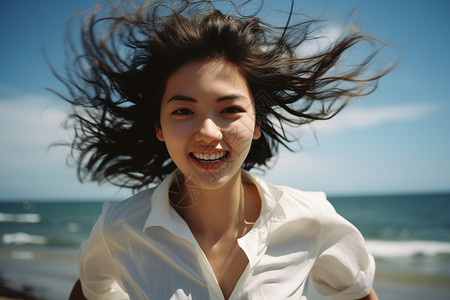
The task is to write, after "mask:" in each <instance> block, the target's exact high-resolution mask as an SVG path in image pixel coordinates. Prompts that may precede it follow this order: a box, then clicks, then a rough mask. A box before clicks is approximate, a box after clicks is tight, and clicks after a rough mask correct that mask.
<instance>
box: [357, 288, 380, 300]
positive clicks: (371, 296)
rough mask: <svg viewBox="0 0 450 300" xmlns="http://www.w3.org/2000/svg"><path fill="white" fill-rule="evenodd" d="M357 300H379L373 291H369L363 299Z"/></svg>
mask: <svg viewBox="0 0 450 300" xmlns="http://www.w3.org/2000/svg"><path fill="white" fill-rule="evenodd" d="M359 300H379V299H378V296H377V294H376V293H375V290H374V289H371V290H370V293H369V295H367V296H365V297H364V298H361V299H359Z"/></svg>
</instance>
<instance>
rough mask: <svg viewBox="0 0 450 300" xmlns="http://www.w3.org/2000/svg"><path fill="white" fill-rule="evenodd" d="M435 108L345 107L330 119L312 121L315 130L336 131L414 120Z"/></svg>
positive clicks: (412, 106) (410, 106) (420, 106)
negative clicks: (345, 108)
mask: <svg viewBox="0 0 450 300" xmlns="http://www.w3.org/2000/svg"><path fill="white" fill-rule="evenodd" d="M435 110H436V108H435V107H432V106H430V105H427V104H407V105H391V106H383V107H375V108H364V109H363V108H351V107H349V108H347V110H344V111H342V112H341V113H339V114H338V115H336V116H335V117H334V118H332V119H331V120H327V121H318V122H315V123H313V127H314V129H315V130H316V131H317V132H325V133H326V132H332V133H335V132H338V131H343V130H347V129H354V128H369V127H375V126H378V125H381V124H385V123H388V122H405V121H414V120H418V119H420V118H423V117H426V116H428V115H429V114H430V113H432V112H433V111H435Z"/></svg>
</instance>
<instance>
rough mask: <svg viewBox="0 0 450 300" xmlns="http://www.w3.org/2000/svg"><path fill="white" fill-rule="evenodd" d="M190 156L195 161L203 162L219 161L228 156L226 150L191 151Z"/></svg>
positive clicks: (212, 162)
mask: <svg viewBox="0 0 450 300" xmlns="http://www.w3.org/2000/svg"><path fill="white" fill-rule="evenodd" d="M190 155H191V157H192V158H193V159H195V160H196V161H198V162H200V163H203V164H214V163H217V162H220V161H222V160H224V159H225V158H227V157H228V155H229V152H228V151H220V152H216V153H200V152H191V153H190Z"/></svg>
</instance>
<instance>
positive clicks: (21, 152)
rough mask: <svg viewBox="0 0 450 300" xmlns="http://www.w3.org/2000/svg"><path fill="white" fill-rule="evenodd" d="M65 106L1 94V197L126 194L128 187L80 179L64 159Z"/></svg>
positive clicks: (39, 98) (40, 98)
mask: <svg viewBox="0 0 450 300" xmlns="http://www.w3.org/2000/svg"><path fill="white" fill-rule="evenodd" d="M68 109H69V106H68V105H67V104H66V103H64V102H63V101H59V100H55V99H52V98H50V97H44V96H40V95H22V96H19V97H9V98H3V99H0V199H1V198H3V199H5V198H9V199H17V198H19V199H20V198H27V197H29V198H48V199H50V198H52V199H63V198H74V199H77V198H95V197H96V198H101V199H104V198H107V197H111V198H118V197H119V198H121V199H123V198H125V197H127V196H128V195H129V194H130V192H129V191H127V190H123V191H121V192H118V189H117V188H115V187H111V186H108V185H106V186H105V187H98V186H97V185H96V184H93V183H85V184H80V183H79V182H78V180H77V179H76V172H75V169H73V168H68V167H67V166H66V163H65V159H66V156H67V154H68V153H69V151H70V149H69V148H68V147H53V148H51V149H50V150H49V149H48V148H49V146H50V145H51V144H52V143H55V142H61V141H70V138H69V133H68V132H66V131H65V130H64V129H63V128H62V124H63V122H64V120H65V119H66V116H67V113H66V112H67V111H68Z"/></svg>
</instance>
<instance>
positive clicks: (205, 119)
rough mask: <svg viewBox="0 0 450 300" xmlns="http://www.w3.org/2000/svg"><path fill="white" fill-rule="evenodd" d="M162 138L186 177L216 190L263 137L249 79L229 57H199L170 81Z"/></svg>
mask: <svg viewBox="0 0 450 300" xmlns="http://www.w3.org/2000/svg"><path fill="white" fill-rule="evenodd" d="M160 120H161V123H160V124H161V128H157V130H156V131H157V133H156V136H157V138H158V139H159V140H160V141H164V142H165V144H166V147H167V150H168V152H169V154H170V156H171V158H172V160H173V161H174V162H175V164H176V165H177V167H178V168H179V169H180V170H181V172H182V173H183V174H184V176H185V180H186V181H187V182H190V184H194V185H195V186H198V187H200V188H205V189H215V188H219V187H221V186H223V185H225V184H226V183H228V182H229V180H230V179H231V178H233V177H234V176H235V175H236V174H237V172H238V171H240V168H241V166H242V163H243V162H244V160H245V158H246V157H247V154H248V152H249V151H250V146H251V143H252V140H253V139H257V138H259V137H260V130H259V126H257V125H256V121H255V107H254V103H253V97H252V95H251V93H250V90H249V87H248V85H247V81H246V79H245V78H244V77H243V76H242V75H241V74H240V73H239V71H238V69H237V67H235V66H234V65H233V64H231V63H228V62H226V61H224V60H204V61H193V62H189V63H187V64H185V65H183V66H181V67H180V68H179V69H178V70H177V71H176V72H175V73H174V74H173V75H172V76H170V77H169V79H168V80H167V83H166V90H165V92H164V95H163V98H162V103H161V116H160Z"/></svg>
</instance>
